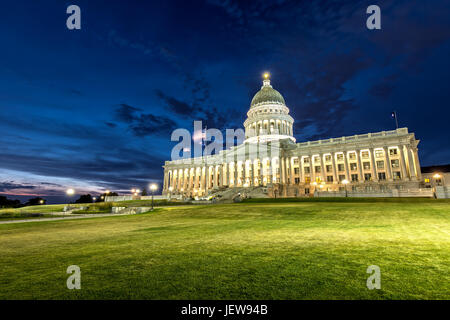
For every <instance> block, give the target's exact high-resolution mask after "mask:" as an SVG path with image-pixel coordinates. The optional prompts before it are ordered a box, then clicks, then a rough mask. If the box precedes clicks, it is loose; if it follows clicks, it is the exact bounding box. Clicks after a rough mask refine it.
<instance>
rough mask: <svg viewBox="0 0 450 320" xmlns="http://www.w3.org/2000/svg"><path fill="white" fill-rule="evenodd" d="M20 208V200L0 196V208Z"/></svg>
mask: <svg viewBox="0 0 450 320" xmlns="http://www.w3.org/2000/svg"><path fill="white" fill-rule="evenodd" d="M20 206H21V203H20V200H10V199H8V198H6V197H5V196H0V208H18V207H20Z"/></svg>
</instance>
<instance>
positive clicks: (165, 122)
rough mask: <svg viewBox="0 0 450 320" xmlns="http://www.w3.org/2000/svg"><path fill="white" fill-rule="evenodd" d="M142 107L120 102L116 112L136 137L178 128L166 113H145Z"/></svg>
mask: <svg viewBox="0 0 450 320" xmlns="http://www.w3.org/2000/svg"><path fill="white" fill-rule="evenodd" d="M142 111H143V110H142V109H140V108H135V107H132V106H130V105H127V104H124V103H123V104H120V105H119V107H118V108H116V109H115V111H114V114H115V117H116V119H117V120H119V121H121V122H123V123H126V124H127V125H128V128H129V129H130V130H131V131H132V132H133V134H134V135H135V136H136V137H146V136H150V135H166V134H167V133H170V132H172V131H173V130H174V129H175V128H176V126H177V125H176V122H175V121H173V120H172V119H170V118H168V117H166V116H164V115H154V114H151V113H143V112H142Z"/></svg>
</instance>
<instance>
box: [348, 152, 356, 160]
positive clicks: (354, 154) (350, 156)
mask: <svg viewBox="0 0 450 320" xmlns="http://www.w3.org/2000/svg"><path fill="white" fill-rule="evenodd" d="M348 158H349V159H350V160H355V159H356V153H354V152H352V153H349V154H348Z"/></svg>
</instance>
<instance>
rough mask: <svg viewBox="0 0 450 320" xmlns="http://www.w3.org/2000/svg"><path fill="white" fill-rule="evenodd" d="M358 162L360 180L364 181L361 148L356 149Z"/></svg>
mask: <svg viewBox="0 0 450 320" xmlns="http://www.w3.org/2000/svg"><path fill="white" fill-rule="evenodd" d="M356 162H357V165H358V176H359V179H358V180H359V182H364V175H363V168H362V165H361V150H356Z"/></svg>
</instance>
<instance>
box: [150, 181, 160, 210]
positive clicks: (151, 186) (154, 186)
mask: <svg viewBox="0 0 450 320" xmlns="http://www.w3.org/2000/svg"><path fill="white" fill-rule="evenodd" d="M156 189H158V186H157V185H156V184H154V183H152V184H151V185H150V190H151V192H152V210H151V211H153V194H154V193H155V191H156Z"/></svg>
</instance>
